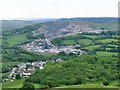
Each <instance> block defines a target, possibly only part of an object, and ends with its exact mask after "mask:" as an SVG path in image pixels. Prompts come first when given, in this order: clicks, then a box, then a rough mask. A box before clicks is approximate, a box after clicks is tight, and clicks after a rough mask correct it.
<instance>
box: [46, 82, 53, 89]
mask: <svg viewBox="0 0 120 90" xmlns="http://www.w3.org/2000/svg"><path fill="white" fill-rule="evenodd" d="M46 85H48V86H49V87H50V88H52V87H53V86H54V85H53V81H52V80H47V81H46Z"/></svg>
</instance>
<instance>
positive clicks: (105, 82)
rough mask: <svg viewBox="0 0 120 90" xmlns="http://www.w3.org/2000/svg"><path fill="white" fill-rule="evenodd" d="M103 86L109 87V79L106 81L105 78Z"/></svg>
mask: <svg viewBox="0 0 120 90" xmlns="http://www.w3.org/2000/svg"><path fill="white" fill-rule="evenodd" d="M102 83H103V85H105V86H108V85H109V81H108V80H107V79H105V78H103V82H102Z"/></svg>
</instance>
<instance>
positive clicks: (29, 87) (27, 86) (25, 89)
mask: <svg viewBox="0 0 120 90" xmlns="http://www.w3.org/2000/svg"><path fill="white" fill-rule="evenodd" d="M19 90H35V86H34V85H33V84H31V83H29V82H24V83H23V86H22V88H20V89H19Z"/></svg>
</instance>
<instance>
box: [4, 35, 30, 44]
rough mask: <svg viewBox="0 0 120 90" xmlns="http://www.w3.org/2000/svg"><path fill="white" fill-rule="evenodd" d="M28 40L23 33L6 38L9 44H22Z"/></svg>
mask: <svg viewBox="0 0 120 90" xmlns="http://www.w3.org/2000/svg"><path fill="white" fill-rule="evenodd" d="M28 41H30V40H29V39H28V38H27V37H26V36H25V35H15V36H10V37H8V39H7V40H6V42H8V44H9V46H14V45H17V44H22V43H24V42H28Z"/></svg>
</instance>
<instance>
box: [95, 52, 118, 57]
mask: <svg viewBox="0 0 120 90" xmlns="http://www.w3.org/2000/svg"><path fill="white" fill-rule="evenodd" d="M96 54H97V56H105V57H110V56H113V55H116V56H117V55H118V53H113V52H105V51H98V52H96Z"/></svg>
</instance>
